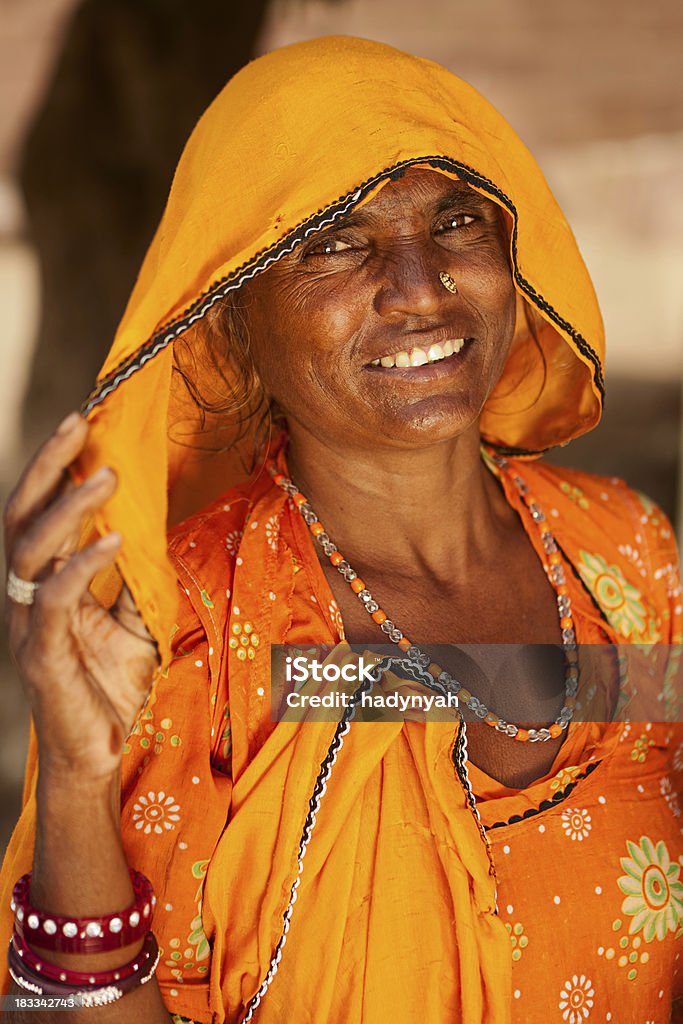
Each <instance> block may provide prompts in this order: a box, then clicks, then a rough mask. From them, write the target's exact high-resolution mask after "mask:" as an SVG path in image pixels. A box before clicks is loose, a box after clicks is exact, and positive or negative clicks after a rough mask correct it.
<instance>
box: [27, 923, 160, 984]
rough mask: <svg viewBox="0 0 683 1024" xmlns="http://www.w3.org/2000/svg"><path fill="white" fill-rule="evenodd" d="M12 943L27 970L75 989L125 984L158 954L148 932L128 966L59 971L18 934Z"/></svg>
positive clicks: (152, 938)
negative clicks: (127, 979) (102, 969)
mask: <svg viewBox="0 0 683 1024" xmlns="http://www.w3.org/2000/svg"><path fill="white" fill-rule="evenodd" d="M11 941H12V945H13V946H14V949H15V951H16V953H17V955H18V956H19V957H20V958H21V962H22V963H23V964H24V967H26V968H28V969H29V970H30V971H31V972H32V973H33V974H37V975H39V976H40V977H41V978H44V979H45V980H46V981H57V982H61V983H62V984H63V985H69V986H70V987H72V988H87V987H89V986H91V985H97V986H102V985H111V984H113V983H115V982H119V981H125V980H126V978H130V977H131V975H133V974H135V973H137V972H138V971H140V972H144V969H145V967H146V966H147V965H148V963H149V962H150V960H153V959H154V957H155V956H156V953H157V950H158V946H157V942H156V939H155V937H154V934H153V933H152V932H147V935H146V936H145V943H144V945H143V947H142V949H141V950H140V952H139V953H138V955H137V956H135V957H133V959H132V960H129V961H128V963H127V964H123V965H122V966H121V967H117V968H115V969H109V970H106V971H72V970H71V969H70V968H68V967H60V965H59V964H53V963H50V962H49V961H46V960H45V959H44V958H43V957H41V956H39V955H38V954H37V953H34V951H33V950H32V949H31V948H30V946H27V945H26V942H25V940H24V939H23V938H22V936H21V935H19V933H18V932H16V931H15V932H14V934H13V936H12V940H11Z"/></svg>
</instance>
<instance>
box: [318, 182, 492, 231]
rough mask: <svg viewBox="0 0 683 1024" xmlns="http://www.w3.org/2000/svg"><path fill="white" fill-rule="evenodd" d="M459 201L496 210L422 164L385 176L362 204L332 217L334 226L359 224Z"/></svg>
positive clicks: (435, 209)
mask: <svg viewBox="0 0 683 1024" xmlns="http://www.w3.org/2000/svg"><path fill="white" fill-rule="evenodd" d="M459 201H467V203H468V206H472V207H475V208H477V209H479V210H489V211H491V212H493V211H496V210H497V209H498V207H497V205H496V204H495V203H493V202H492V201H491V200H490V199H486V198H485V197H484V196H482V195H480V194H479V193H478V192H475V191H474V189H471V188H470V187H469V185H467V184H466V183H465V182H464V181H459V180H458V179H454V178H451V177H448V176H447V175H445V174H440V173H439V172H438V171H434V170H430V169H429V168H425V167H409V168H408V169H407V170H406V171H405V172H404V173H403V174H402V175H401V176H400V177H396V178H393V179H392V178H389V179H387V181H386V182H385V183H384V184H383V185H382V186H381V187H380V188H379V190H378V191H377V192H376V193H375V194H374V195H373V196H372V198H370V199H368V200H367V201H366V202H365V203H363V204H362V206H359V207H356V208H354V209H353V210H351V211H350V212H349V213H348V214H344V215H343V216H340V217H338V218H337V219H336V220H335V225H334V227H333V229H332V230H334V228H335V227H344V226H349V225H361V224H366V223H372V222H373V221H377V220H380V219H383V218H384V217H385V216H392V215H395V214H396V213H398V212H399V211H400V213H401V214H402V215H405V214H406V213H407V212H408V211H410V210H415V211H417V212H425V213H434V212H439V211H440V210H441V209H447V208H449V207H450V206H451V205H452V204H454V203H458V202H459Z"/></svg>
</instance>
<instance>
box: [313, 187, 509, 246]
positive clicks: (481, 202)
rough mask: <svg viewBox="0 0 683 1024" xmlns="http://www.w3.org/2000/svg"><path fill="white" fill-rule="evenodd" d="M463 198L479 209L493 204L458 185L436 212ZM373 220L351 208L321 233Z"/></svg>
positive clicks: (444, 209) (370, 215) (332, 231)
mask: <svg viewBox="0 0 683 1024" xmlns="http://www.w3.org/2000/svg"><path fill="white" fill-rule="evenodd" d="M463 200H465V201H467V204H468V205H469V206H473V207H475V208H476V209H478V210H485V209H486V208H487V207H489V206H490V205H491V200H490V199H486V197H485V196H482V195H480V194H479V193H478V192H475V191H474V189H471V188H468V187H465V188H458V187H457V186H456V187H454V188H452V189H451V190H450V192H447V193H446V195H444V196H442V197H441V199H439V201H438V202H437V204H436V207H435V212H436V213H437V214H438V213H446V212H447V211H448V210H450V209H452V207H453V206H455V205H456V204H457V203H458V202H462V201H463ZM372 220H373V217H372V214H368V213H367V212H366V210H364V209H360V210H351V212H350V213H343V214H340V215H339V216H338V217H337V218H336V219H335V221H334V224H331V225H330V226H329V227H328V228H324V229H323V230H322V231H321V232H320V233H321V234H325V235H328V234H333V233H334V232H336V231H343V230H344V229H345V228H360V227H367V226H368V224H371V223H372Z"/></svg>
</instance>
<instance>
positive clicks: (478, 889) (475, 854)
mask: <svg viewBox="0 0 683 1024" xmlns="http://www.w3.org/2000/svg"><path fill="white" fill-rule="evenodd" d="M514 468H515V470H518V471H519V472H520V473H521V474H523V476H524V479H525V480H527V481H528V482H529V484H530V486H531V487H532V488H533V493H534V495H535V496H536V498H537V500H538V501H539V502H540V503H541V506H542V507H543V508H544V509H545V510H546V511H547V513H548V515H549V516H550V517H551V519H552V524H553V532H554V534H555V536H556V538H557V540H558V543H559V545H560V547H561V550H562V552H563V553H564V560H565V567H566V570H567V578H568V580H569V584H570V591H571V598H572V605H573V609H574V618H575V624H576V629H577V633H578V639H579V641H580V643H581V644H605V643H607V642H609V643H617V642H620V643H623V644H631V645H633V646H634V647H637V648H638V649H640V650H642V652H644V654H645V656H650V653H653V652H654V653H656V652H661V651H666V650H667V647H666V646H665V645H668V644H672V643H673V641H674V640H675V641H677V642H680V633H681V589H680V582H679V579H678V575H677V568H676V554H675V548H674V543H673V539H672V534H671V528H670V525H669V524H668V522H667V521H666V518H665V517H664V516H663V515H662V513H661V512H660V510H659V509H657V508H656V507H655V506H653V505H652V504H651V503H650V502H649V501H648V500H647V499H646V498H644V497H643V496H641V495H639V494H637V493H636V492H633V491H630V490H629V489H628V488H626V487H625V486H624V485H623V484H621V483H619V482H615V481H613V480H606V479H599V478H595V477H590V476H588V475H586V474H582V473H571V472H569V471H564V470H563V471H559V470H556V469H552V468H550V467H549V466H546V465H544V464H543V463H537V464H532V463H529V464H518V465H517V466H515V467H514ZM502 484H503V486H504V487H505V493H506V495H507V498H508V500H509V501H510V503H511V504H512V505H513V507H514V508H515V509H516V510H517V511H518V513H519V515H520V516H521V518H522V522H523V523H524V526H525V528H526V529H527V531H528V535H529V539H530V542H531V543H532V544H533V545H534V546H535V548H536V550H537V552H538V555H539V557H541V558H542V557H543V551H542V545H541V544H540V541H539V534H538V530H537V529H536V526H535V525H534V524H533V522H532V521H531V517H530V515H529V513H528V511H527V509H526V506H525V505H524V504H523V503H522V502H521V501H520V499H519V496H518V495H517V492H516V490H515V488H514V487H513V486H512V484H511V483H510V480H509V479H508V476H507V475H504V476H503V479H502ZM636 538H637V539H636ZM169 551H170V555H171V558H172V560H173V563H174V565H175V567H176V572H177V576H178V580H179V592H180V597H181V600H180V615H179V617H178V620H177V623H176V625H175V627H174V630H173V634H174V635H173V647H174V658H173V661H172V662H171V665H170V668H169V670H168V671H167V672H165V673H164V674H162V675H161V676H160V677H159V679H158V680H157V681H156V684H155V689H154V694H153V698H152V700H151V701H150V703H149V705H148V706H147V708H146V709H145V710H144V711H143V712H142V713H141V714H140V716H139V719H138V722H137V723H136V726H135V728H134V730H133V733H132V735H131V736H130V737H129V740H128V744H127V748H126V753H125V755H124V764H123V768H124V774H123V781H122V832H123V838H124V844H125V848H126V853H127V857H128V860H129V863H131V864H133V865H135V866H136V867H138V868H139V869H140V870H143V871H144V872H146V873H147V874H148V875H149V876H150V877H151V879H152V881H153V883H154V885H155V888H156V890H157V892H158V894H159V907H158V911H157V915H156V919H155V922H154V929H155V933H156V934H157V936H158V938H159V942H160V944H161V946H162V949H163V954H162V959H161V964H160V968H159V973H158V977H159V981H160V984H161V989H162V993H163V996H164V999H165V1001H166V1004H167V1006H168V1008H169V1010H172V1011H173V1012H175V1013H178V1014H183V1015H185V1016H187V1017H189V1018H191V1019H194V1020H196V1021H200V1022H206V1024H208V1022H216V1024H218V1022H223V1021H228V1022H230V1024H236V1022H238V1021H240V1020H241V1019H242V1017H243V1016H244V1013H245V1011H246V1008H247V1006H248V1005H249V1003H250V1001H251V1000H252V999H253V997H254V995H255V994H256V993H257V991H258V990H259V989H260V987H261V985H262V983H263V981H264V979H266V977H267V976H268V972H269V969H270V964H271V960H272V958H273V956H274V953H275V950H276V948H277V945H278V942H279V941H280V939H281V935H282V931H283V914H284V912H285V908H286V907H287V905H288V903H289V900H290V895H291V890H292V885H293V883H294V881H295V879H296V877H297V875H298V866H297V855H298V850H299V843H300V839H301V834H302V829H303V827H304V823H305V819H306V815H307V813H308V810H309V800H310V798H311V795H312V793H313V791H314V785H315V780H316V776H317V774H318V772H319V771H320V765H321V762H323V759H324V758H325V756H326V753H327V751H328V747H329V745H330V742H331V740H332V737H333V733H334V731H335V725H334V723H333V722H327V723H325V722H318V723H311V722H306V723H303V724H296V723H289V722H280V723H275V722H273V721H272V718H271V713H270V653H269V649H270V645H271V644H273V643H285V642H286V643H291V644H294V645H299V644H300V645H307V644H310V643H338V642H340V641H341V640H342V639H343V635H344V626H343V622H342V620H341V617H340V613H339V609H338V607H337V605H336V603H335V601H334V599H333V597H332V595H331V593H330V591H329V587H328V584H327V581H326V579H325V576H324V574H323V572H322V569H321V567H320V564H319V562H318V560H317V558H316V555H315V552H314V550H313V545H312V541H311V538H310V535H309V534H308V531H307V529H306V527H305V526H304V525H303V523H302V521H301V519H300V517H299V515H298V513H297V512H296V511H295V510H294V509H293V508H292V506H291V505H290V504H289V502H288V501H287V499H286V498H285V496H284V494H283V492H282V491H281V490H280V489H279V488H276V487H274V486H273V484H272V483H271V482H270V480H269V478H268V477H267V476H261V477H259V478H258V479H256V480H253V481H251V482H250V483H248V484H246V485H243V486H242V487H240V488H235V489H233V490H231V491H230V492H228V493H227V494H226V495H224V496H223V497H221V498H220V499H219V500H218V501H216V502H215V503H213V504H212V505H211V506H209V507H208V508H207V509H205V510H204V511H202V512H201V513H200V514H198V515H197V516H194V517H192V518H191V519H189V520H188V521H186V522H185V523H184V524H182V525H181V526H180V527H178V528H176V530H175V531H174V532H173V534H172V536H171V541H170V548H169ZM625 552H628V553H625ZM653 645H656V646H653ZM669 653H670V664H669V665H668V666H667V669H666V674H667V678H668V685H669V689H672V687H673V685H674V682H675V680H676V679H678V688H679V689H680V659H679V652H678V648H675V647H672V648H671V649H670V652H669ZM677 673H678V675H676V674H677ZM598 682H600V683H601V684H602V680H599V681H598ZM629 696H630V695H628V694H627V695H626V699H627V700H628V699H629ZM631 699H632V697H631ZM670 714H671V717H673V718H679V717H680V708H676V706H675V704H672V706H671V708H670ZM456 740H457V727H456V725H455V724H454V723H451V724H449V723H444V722H429V723H426V724H425V723H421V722H410V721H408V722H405V723H400V722H397V723H396V722H395V723H361V722H359V723H357V724H356V725H352V726H351V729H350V731H349V734H348V735H347V737H346V739H345V741H344V744H343V746H342V748H341V749H340V750H339V752H338V755H337V758H336V762H335V764H334V766H333V769H332V772H331V775H330V778H329V780H328V782H327V788H326V792H325V793H324V796H323V797H322V799H321V800H320V805H319V808H318V811H317V820H316V824H315V827H314V829H313V831H312V834H311V839H310V843H309V846H308V850H307V853H306V855H305V858H304V859H303V865H304V866H303V871H302V873H301V880H300V885H299V887H298V890H297V899H296V902H295V903H294V905H293V911H292V918H291V925H290V927H289V930H288V933H287V939H286V942H285V944H284V946H283V947H282V949H281V958H280V961H279V966H278V969H277V973H276V974H275V975H274V977H273V979H272V984H271V986H270V988H269V989H268V990H267V991H266V992H265V994H264V995H263V996H262V999H261V1001H260V1004H259V1006H258V1008H257V1009H256V1010H255V1013H254V1019H256V1020H259V1021H263V1022H264V1024H270V1022H273V1024H274V1022H279V1021H281V1020H282V1019H283V1017H284V1016H285V1015H286V1014H291V1013H292V1012H296V1017H297V1020H302V1021H311V1022H313V1021H314V1022H315V1024H376V1022H379V1021H384V1020H386V1019H391V1020H395V1021H396V1022H397V1024H412V1022H413V1021H414V1020H417V1019H425V1020H429V1021H430V1022H434V1024H438V1022H441V1021H443V1022H444V1024H445V1022H446V1021H452V1020H458V1021H462V1022H463V1024H480V1022H485V1024H508V1022H510V1024H511V1022H515V1024H517V1022H519V1024H521V1022H525V1024H536V1022H538V1024H541V1022H543V1024H546V1022H547V1021H552V1020H557V1021H558V1022H560V1021H565V1022H566V1021H570V1022H573V1024H583V1022H584V1021H588V1024H593V1021H598V1020H599V1021H603V1020H607V1019H610V1018H608V1017H607V1016H606V1015H607V1014H608V1013H612V1014H613V1017H612V1018H611V1019H613V1020H615V1021H617V1020H620V1018H619V1016H618V1008H619V1007H620V1006H626V1005H627V1006H628V1007H629V1013H631V1014H632V1016H631V1017H630V1018H629V1019H632V1020H634V1021H639V1020H643V1021H645V1020H657V1021H659V1020H662V1021H665V1020H668V1016H667V1015H668V1013H669V1010H670V1007H671V1001H672V998H673V996H674V995H679V996H680V995H683V982H682V981H681V978H680V974H679V961H678V960H677V949H678V948H680V938H679V936H680V934H681V928H683V882H682V881H681V879H680V870H681V865H680V856H681V854H682V853H683V844H682V841H681V805H680V800H681V783H682V778H683V731H682V730H681V728H680V726H678V725H676V724H675V723H674V722H672V723H668V722H659V723H649V722H645V723H642V724H639V723H637V722H630V723H624V722H617V723H614V724H611V725H606V724H600V723H592V724H591V723H581V722H575V723H573V724H572V725H571V726H570V729H569V735H568V737H567V739H566V741H565V743H564V744H563V745H562V747H561V748H560V751H559V753H558V755H557V757H556V759H555V762H554V764H553V765H552V767H551V769H550V770H549V772H548V773H547V774H546V775H545V776H543V777H542V778H540V779H538V780H537V781H536V782H534V783H533V784H532V785H530V786H528V787H526V788H525V789H521V790H516V789H512V788H509V787H505V786H502V785H501V784H500V783H498V782H497V781H496V780H494V779H491V778H489V777H488V776H486V775H485V774H484V773H483V772H481V771H479V770H478V769H477V768H476V767H475V766H474V765H469V775H470V780H471V784H472V787H473V789H474V792H475V795H476V799H477V806H478V810H479V813H480V815H481V819H482V823H483V825H484V827H485V829H486V830H487V832H486V834H487V837H488V841H489V843H490V853H491V855H492V859H493V864H494V865H495V876H494V875H493V874H492V873H491V871H490V861H489V855H488V852H487V849H486V845H485V843H484V842H483V841H482V836H481V834H480V831H479V827H478V825H477V823H476V821H475V819H474V817H473V815H472V812H471V810H470V808H469V807H468V805H467V800H466V797H465V792H464V790H463V787H462V785H461V781H460V779H459V777H458V774H457V772H456V769H455V767H454V763H453V759H452V752H453V747H454V745H455V743H456ZM34 813H35V806H34V802H33V798H32V797H31V798H30V799H29V801H28V803H27V805H26V807H25V810H24V813H23V815H22V819H21V821H20V823H19V826H18V828H17V830H16V832H15V835H14V837H13V840H12V844H11V846H10V849H9V851H8V855H7V858H6V862H5V866H4V870H3V875H2V883H3V891H2V893H1V894H0V898H1V899H2V906H3V908H5V907H6V906H7V901H8V899H9V889H10V887H11V884H12V882H13V880H14V879H15V878H16V877H17V876H18V875H19V874H20V873H22V872H23V871H25V870H28V869H29V867H30V863H31V856H32V835H33V821H34ZM10 928H11V921H10V915H9V914H7V913H6V911H5V916H4V918H3V920H2V936H0V937H2V938H7V937H8V935H9V931H10ZM615 1008H616V1009H615ZM584 1010H585V1011H587V1012H586V1013H583V1011H584ZM621 1019H623V1018H621Z"/></svg>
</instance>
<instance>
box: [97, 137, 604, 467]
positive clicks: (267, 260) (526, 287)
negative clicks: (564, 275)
mask: <svg viewBox="0 0 683 1024" xmlns="http://www.w3.org/2000/svg"><path fill="white" fill-rule="evenodd" d="M414 164H429V165H430V166H432V167H435V168H437V169H440V170H445V171H450V172H452V173H454V174H457V176H458V177H459V178H461V179H462V180H463V181H466V182H468V183H469V184H471V185H473V186H474V187H475V188H478V189H481V190H482V191H484V192H487V193H488V194H489V195H491V196H493V197H495V199H496V200H497V201H498V202H499V204H500V205H502V206H503V207H505V209H506V210H507V211H508V212H509V213H510V215H511V216H512V221H513V227H512V238H511V249H512V263H513V268H512V269H513V274H514V278H515V282H516V283H517V286H518V287H519V289H520V291H521V292H522V293H523V294H524V295H525V296H526V297H527V299H528V300H529V301H530V302H531V303H532V305H534V306H535V307H536V308H537V309H538V310H540V311H541V312H543V313H544V314H545V315H546V316H547V318H548V319H549V320H550V321H551V322H552V323H553V324H555V325H556V326H557V327H558V328H559V329H560V330H561V331H563V332H564V333H565V334H568V335H569V336H570V337H571V338H572V340H573V341H574V343H575V345H576V347H577V348H578V349H579V351H580V352H581V353H582V354H583V355H584V356H585V357H586V359H587V360H588V361H589V363H590V365H591V367H592V373H593V380H594V382H595V385H596V387H597V389H598V391H599V393H600V396H601V398H603V399H604V379H603V374H602V367H601V365H600V359H599V357H598V355H597V353H596V352H595V351H594V349H593V348H592V346H591V345H590V344H589V342H588V341H586V339H585V338H584V337H583V336H582V335H581V334H580V333H579V332H578V331H577V330H576V328H575V327H574V326H573V325H572V324H570V323H569V321H567V320H566V319H564V317H562V316H561V315H560V314H559V313H558V312H557V310H556V309H555V308H554V307H553V306H552V305H551V304H550V302H548V300H547V299H545V298H544V297H543V296H542V295H541V294H540V293H539V292H538V291H537V290H536V289H535V288H534V287H533V285H532V284H530V282H529V281H527V280H526V278H525V277H524V276H523V275H522V273H521V271H520V270H519V266H518V260H517V222H518V212H517V208H516V207H515V205H514V203H513V202H512V200H511V199H510V197H509V196H507V195H506V194H505V192H503V191H502V189H500V188H498V186H497V185H495V184H494V183H493V182H492V181H491V180H490V179H489V178H486V177H485V176H484V175H482V174H480V173H479V172H478V171H476V170H474V169H473V168H472V167H468V166H467V165H466V164H463V163H460V162H459V161H457V160H452V159H451V158H450V157H445V156H423V157H413V158H411V159H409V160H402V161H399V163H397V164H394V165H393V166H392V167H388V168H385V169H384V170H382V171H380V172H379V173H378V174H375V175H373V176H372V177H371V178H369V179H368V180H367V181H365V182H364V183H363V184H362V185H361V186H360V187H359V188H356V189H354V190H353V191H352V192H349V193H347V194H346V195H344V196H341V197H340V198H339V199H337V200H336V201H335V202H333V203H330V204H329V206H327V207H325V208H323V209H321V210H319V211H318V212H317V213H316V214H314V215H313V216H312V217H310V218H308V219H307V220H305V221H303V222H302V223H301V224H299V225H298V226H297V227H296V228H294V230H293V231H291V232H290V233H289V234H288V235H287V236H286V237H285V238H283V239H282V240H281V241H279V242H276V243H275V244H274V245H272V246H270V247H269V248H268V249H265V250H262V251H261V252H259V253H256V255H255V256H254V257H253V258H252V259H251V260H250V261H249V262H247V263H245V264H243V265H242V266H241V267H238V268H237V269H236V270H235V271H234V272H233V273H232V274H231V275H229V276H228V277H226V278H222V279H221V280H219V281H217V282H216V283H215V284H214V285H213V286H212V288H211V289H210V290H209V291H207V292H206V293H204V294H203V295H201V296H200V297H199V298H198V299H196V300H195V302H193V303H192V304H191V305H190V306H189V307H188V308H187V309H186V310H185V312H184V313H183V314H182V315H181V316H180V317H178V318H177V319H176V320H174V321H171V322H170V323H168V324H166V325H165V326H164V327H163V328H162V329H161V330H160V331H158V332H157V333H156V334H155V335H154V336H153V337H152V338H151V339H150V340H149V341H148V342H147V343H146V344H144V345H142V346H141V347H140V348H139V349H137V351H136V352H135V353H134V354H133V355H132V356H130V357H129V358H128V359H126V360H125V361H124V362H122V363H120V364H119V366H117V367H116V368H115V369H114V370H112V371H111V372H110V373H109V374H108V375H107V376H106V377H104V378H103V379H102V380H101V381H99V382H98V383H97V385H96V387H95V388H94V389H93V391H92V392H91V394H90V396H89V397H88V399H87V400H86V402H85V403H84V405H83V408H82V412H83V415H84V416H87V415H88V413H90V412H91V410H92V409H94V408H95V407H96V406H98V405H100V404H101V403H102V402H103V401H104V400H105V399H106V398H108V397H109V395H111V394H112V393H113V392H114V391H116V389H117V388H118V387H119V385H120V384H122V383H123V381H125V380H128V379H129V378H130V377H131V376H132V375H133V374H134V373H136V372H137V371H138V370H140V369H142V367H143V366H144V365H145V364H146V363H148V362H149V361H150V360H151V359H153V358H154V357H155V356H156V355H158V354H159V352H161V351H163V350H164V349H165V348H166V347H167V346H168V345H170V344H171V343H172V342H173V341H175V340H176V339H177V338H179V337H180V335H181V334H183V333H184V332H185V331H187V330H188V329H189V328H190V327H192V325H193V324H195V323H196V322H197V321H198V320H201V319H202V318H203V317H204V316H205V315H206V313H207V312H208V311H209V310H210V309H211V307H212V306H214V305H215V304H216V302H218V301H220V300H221V299H223V298H225V297H226V295H228V294H229V293H230V292H232V291H235V290H236V289H237V288H240V287H241V286H242V285H243V284H244V283H245V281H248V280H250V279H251V278H253V277H254V276H255V275H256V274H259V273H261V271H263V270H267V268H268V267H270V266H271V265H272V264H273V263H276V262H277V261H278V260H279V259H281V258H282V257H283V256H284V255H286V254H287V253H290V252H292V251H293V250H294V249H295V248H296V247H297V246H298V245H300V244H301V243H302V242H303V241H305V240H306V238H308V236H309V235H311V234H313V233H315V232H317V231H320V230H322V229H323V228H325V227H327V226H328V225H330V224H332V223H333V222H334V221H335V219H336V218H337V217H339V216H342V215H343V214H345V213H347V212H348V211H349V210H350V209H352V207H354V206H355V205H357V203H359V202H360V201H361V200H362V199H363V198H364V197H365V196H366V195H367V194H368V193H369V192H370V191H371V190H372V189H373V188H375V186H376V185H378V184H379V183H380V182H381V181H383V180H384V179H386V178H392V177H393V178H396V177H400V174H401V172H402V171H405V170H406V169H407V168H408V167H410V166H412V165H414ZM498 450H499V451H500V452H501V453H502V454H504V455H538V454H542V452H538V451H532V450H529V449H524V448H507V447H500V448H498ZM544 450H545V449H544Z"/></svg>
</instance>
